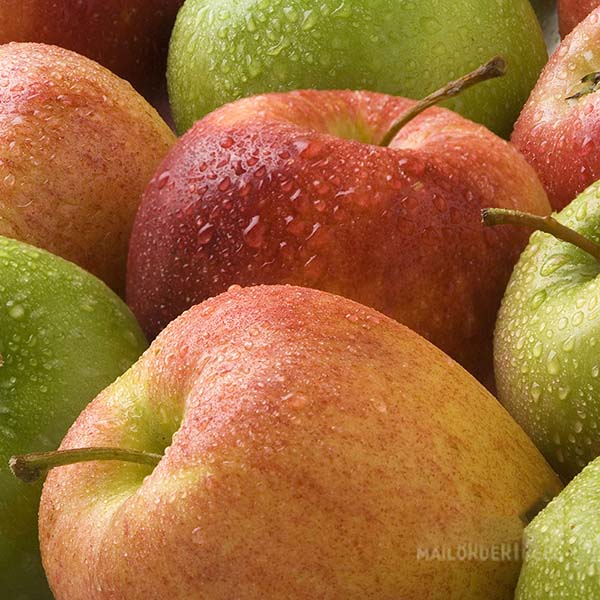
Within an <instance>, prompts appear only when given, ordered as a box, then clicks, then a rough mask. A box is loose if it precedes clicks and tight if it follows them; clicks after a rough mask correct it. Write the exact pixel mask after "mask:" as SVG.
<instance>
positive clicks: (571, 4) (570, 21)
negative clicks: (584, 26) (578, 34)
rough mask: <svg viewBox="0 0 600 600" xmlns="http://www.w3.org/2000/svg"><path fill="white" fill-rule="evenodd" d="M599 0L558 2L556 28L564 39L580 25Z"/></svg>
mask: <svg viewBox="0 0 600 600" xmlns="http://www.w3.org/2000/svg"><path fill="white" fill-rule="evenodd" d="M598 6H600V0H558V27H559V30H560V35H561V36H562V37H565V36H566V35H568V34H569V33H571V31H572V30H573V29H574V28H575V27H577V25H579V23H581V21H583V20H584V19H585V18H586V17H587V16H588V15H589V14H590V13H591V12H592V10H594V9H595V8H596V7H598Z"/></svg>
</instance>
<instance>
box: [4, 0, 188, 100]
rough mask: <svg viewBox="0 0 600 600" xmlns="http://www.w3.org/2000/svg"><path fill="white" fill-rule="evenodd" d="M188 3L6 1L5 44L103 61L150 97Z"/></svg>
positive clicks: (165, 0) (150, 0)
mask: <svg viewBox="0 0 600 600" xmlns="http://www.w3.org/2000/svg"><path fill="white" fill-rule="evenodd" d="M182 4H183V0H104V1H102V2H97V1H96V2H89V1H88V2H82V1H81V0H62V1H61V2H56V0H0V44H5V43H7V42H43V43H46V44H53V45H56V46H61V47H62V48H68V49H69V50H74V51H75V52H77V53H79V54H83V55H84V56H87V57H89V58H91V59H93V60H96V61H98V62H99V63H101V64H102V65H104V66H105V67H107V68H108V69H110V70H111V71H113V72H114V73H116V74H117V75H119V76H120V77H123V78H124V79H127V80H128V81H130V82H131V83H133V84H134V85H135V86H136V87H137V88H138V89H140V90H141V91H147V90H149V89H151V88H153V87H154V86H156V85H157V84H158V82H160V81H161V80H162V79H163V78H164V73H165V67H166V57H167V46H168V42H169V37H170V35H171V29H172V27H173V23H174V22H175V16H176V15H177V11H178V10H179V7H180V6H181V5H182Z"/></svg>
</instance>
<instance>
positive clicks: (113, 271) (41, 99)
mask: <svg viewBox="0 0 600 600" xmlns="http://www.w3.org/2000/svg"><path fill="white" fill-rule="evenodd" d="M174 141H175V136H174V134H173V133H172V132H171V130H170V129H169V127H168V126H167V125H166V123H165V122H164V121H163V120H162V119H161V118H160V117H159V116H158V114H157V113H156V111H155V110H154V109H153V108H152V107H151V106H150V105H149V104H148V103H147V102H146V101H145V100H144V99H143V98H142V97H141V96H140V95H139V94H138V93H137V92H135V90H134V89H133V88H132V87H131V86H130V85H129V84H128V83H127V82H125V81H123V80H122V79H119V78H118V77H116V76H115V75H113V74H112V73H111V72H109V71H107V70H106V69H105V68H104V67H101V66H100V65H99V64H97V63H95V62H93V61H91V60H89V59H87V58H84V57H82V56H80V55H78V54H75V53H74V52H70V51H68V50H63V49H62V48H58V47H55V46H47V45H44V44H18V43H14V44H6V45H3V46H0V235H4V236H7V237H11V238H15V239H18V240H21V241H24V242H27V243H29V244H33V245H34V246H38V247H41V248H44V249H46V250H49V251H51V252H53V253H54V254H58V255H60V256H62V257H63V258H66V259H68V260H71V261H72V262H75V263H77V264H78V265H80V266H82V267H84V268H85V269H87V270H88V271H91V272H92V273H94V274H95V275H97V276H98V277H100V278H101V279H103V280H104V281H105V282H106V283H108V284H109V285H110V286H111V287H112V288H113V289H115V290H116V291H119V292H122V291H123V288H124V279H125V262H126V256H127V245H128V241H129V234H130V231H131V227H132V224H133V218H134V216H135V213H136V210H137V207H138V204H139V201H140V197H141V194H142V192H143V190H144V188H145V187H146V185H147V183H148V181H149V180H150V178H151V177H152V174H153V172H154V171H155V169H156V167H157V165H158V163H159V162H160V160H161V159H162V158H163V156H164V155H165V154H166V152H167V150H168V149H169V148H170V147H171V145H172V144H173V143H174Z"/></svg>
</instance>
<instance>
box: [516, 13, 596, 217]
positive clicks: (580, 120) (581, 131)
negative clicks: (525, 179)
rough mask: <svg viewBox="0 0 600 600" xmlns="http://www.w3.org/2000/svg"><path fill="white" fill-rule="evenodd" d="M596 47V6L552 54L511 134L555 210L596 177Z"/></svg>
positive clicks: (564, 204) (565, 203) (560, 207)
mask: <svg viewBox="0 0 600 600" xmlns="http://www.w3.org/2000/svg"><path fill="white" fill-rule="evenodd" d="M599 48H600V8H597V9H596V10H594V11H593V12H592V13H591V14H590V15H589V16H588V17H587V18H586V19H585V20H584V21H583V22H582V23H580V24H579V25H578V26H577V27H576V28H575V30H573V32H572V33H571V34H570V35H569V36H568V37H567V38H566V39H565V40H563V42H562V43H561V45H560V46H559V48H558V50H557V51H556V52H555V53H554V54H553V55H552V56H551V58H550V60H549V62H548V64H547V65H546V67H545V68H544V70H543V72H542V75H541V76H540V79H539V81H538V82H537V84H536V86H535V88H534V89H533V91H532V93H531V96H530V98H529V100H528V101H527V104H526V105H525V107H524V108H523V112H522V113H521V115H520V116H519V119H518V121H517V123H516V124H515V130H514V133H513V135H512V142H513V143H514V144H515V146H516V147H517V148H518V149H519V150H520V151H521V152H522V153H523V154H524V156H525V158H526V159H527V160H528V161H529V163H530V164H531V165H532V166H533V167H534V169H535V170H536V172H537V174H538V175H539V177H540V180H541V182H542V184H543V185H544V187H545V188H546V191H547V192H548V198H549V200H550V203H551V204H552V207H553V208H554V209H556V210H560V209H562V208H563V207H564V206H566V205H567V204H568V203H569V202H571V200H573V199H574V198H575V196H577V194H579V193H580V192H582V191H583V190H584V189H585V188H587V187H588V186H589V185H591V184H592V183H593V182H594V181H596V180H597V179H600V153H599V152H598V151H597V150H598V148H599V147H600V97H599V96H598V94H597V93H595V91H596V89H597V88H598V84H599V83H600V75H599V74H598V73H599V72H600V50H599Z"/></svg>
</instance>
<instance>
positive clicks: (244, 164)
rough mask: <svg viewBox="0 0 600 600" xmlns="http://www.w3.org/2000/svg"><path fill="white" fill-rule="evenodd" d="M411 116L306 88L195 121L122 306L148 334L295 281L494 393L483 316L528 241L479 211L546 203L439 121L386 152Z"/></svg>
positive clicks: (158, 197) (418, 125) (155, 201)
mask: <svg viewBox="0 0 600 600" xmlns="http://www.w3.org/2000/svg"><path fill="white" fill-rule="evenodd" d="M452 85H453V84H450V87H451V86H452ZM484 85H485V84H484ZM415 106H416V105H415V103H414V101H411V100H407V99H403V98H396V97H392V96H386V95H381V94H376V93H371V92H354V91H314V90H306V91H296V92H290V93H285V94H266V95H261V96H256V97H253V98H249V99H243V100H240V101H238V102H235V103H232V104H229V105H227V106H225V107H223V108H221V109H218V110H217V111H215V112H214V113H212V114H211V115H209V116H207V117H205V118H204V119H203V120H201V121H200V122H198V123H197V124H196V125H195V126H194V127H193V128H192V129H191V130H190V131H189V132H188V133H186V134H185V135H184V136H183V137H182V138H181V139H180V140H179V142H178V143H177V144H176V145H175V146H174V147H173V149H172V150H171V151H170V152H169V154H168V155H167V156H166V158H165V159H164V161H163V162H162V164H161V165H160V166H159V168H158V170H157V171H156V174H155V176H154V178H153V179H152V180H151V182H150V184H149V185H148V187H147V189H146V191H145V193H144V196H143V199H142V202H141V205H140V209H139V212H138V214H137V217H136V220H135V224H134V229H133V232H132V238H131V244H130V251H129V259H128V273H127V293H126V296H127V300H128V304H129V305H130V306H131V307H132V309H133V312H134V313H135V314H136V316H137V317H138V319H139V320H140V323H141V325H142V329H144V331H145V332H146V334H147V335H148V336H149V337H150V338H153V337H155V336H156V335H157V334H158V332H159V331H160V330H161V329H162V328H163V327H165V326H166V325H167V323H169V322H170V321H171V320H172V319H174V318H175V317H177V316H178V315H179V314H180V313H181V312H183V311H184V310H185V309H187V308H189V307H190V306H192V305H193V304H195V303H198V302H200V301H202V300H204V299H206V298H209V297H211V296H214V295H216V294H218V293H220V292H223V291H224V290H226V289H227V288H228V286H229V285H232V284H242V285H254V284H261V283H262V284H272V283H291V284H295V285H301V286H308V287H316V288H319V289H323V290H327V291H330V292H333V293H338V294H342V295H344V296H347V297H349V298H351V299H354V300H356V301H358V302H361V303H362V304H366V305H369V306H372V307H374V308H376V309H377V310H379V311H381V312H384V313H385V314H387V315H389V316H392V317H394V318H396V319H398V320H399V321H401V322H402V323H404V324H406V325H408V326H409V327H411V328H412V329H415V330H416V331H417V332H419V333H421V334H422V335H424V336H425V337H426V338H428V339H429V340H430V341H432V342H433V343H435V344H436V345H438V346H439V347H440V348H442V349H443V350H444V351H445V352H447V353H448V354H450V355H451V356H452V357H453V358H454V359H455V360H457V361H458V362H460V363H461V364H462V365H463V366H465V367H466V368H467V369H468V370H469V371H470V372H471V373H473V374H475V375H476V376H477V377H478V378H479V379H480V380H482V381H483V382H485V383H490V382H491V380H492V378H493V375H492V331H493V326H494V320H495V315H496V311H497V309H498V307H499V304H500V300H501V298H502V294H503V293H504V289H505V286H506V283H507V282H508V278H509V276H510V273H511V271H512V268H513V266H514V264H515V262H516V261H517V259H518V256H519V254H520V252H521V250H522V249H523V248H524V246H525V244H526V240H527V235H526V233H525V232H523V231H520V230H519V229H517V228H515V229H512V230H503V231H491V230H488V231H485V230H484V227H483V226H482V225H481V223H480V216H479V212H480V209H481V208H482V207H484V206H487V205H490V204H491V205H494V206H502V207H509V208H518V207H520V208H522V209H526V210H529V211H532V212H535V213H538V214H542V215H543V214H547V213H548V212H549V211H550V206H549V204H548V201H547V199H546V196H545V192H544V190H543V188H542V186H541V185H540V183H539V181H538V179H537V177H536V176H535V173H534V172H533V170H532V169H531V168H530V167H529V165H528V164H527V163H526V161H525V160H524V159H523V157H521V156H520V154H519V153H518V152H517V151H516V150H515V149H514V148H513V147H512V146H510V145H509V144H508V143H507V142H505V141H503V140H501V139H500V138H498V137H496V136H495V135H493V134H492V133H491V132H489V131H488V130H486V129H485V128H484V127H482V126H480V125H476V124H474V123H472V122H470V121H468V120H466V119H464V118H462V117H460V116H459V115H457V114H455V113H453V112H450V111H448V110H444V109H436V108H431V109H429V110H428V111H427V112H426V113H424V114H423V115H421V116H419V117H416V118H415V119H414V120H412V121H411V122H410V123H408V124H406V125H405V126H404V127H403V128H402V129H401V131H400V133H398V135H396V136H395V138H394V139H393V140H392V141H391V143H390V144H389V146H383V145H382V140H383V138H384V137H386V135H387V134H388V133H389V131H390V129H392V130H393V131H395V128H394V127H393V125H392V124H394V123H395V122H396V121H397V120H398V119H399V118H400V116H401V115H404V114H405V112H406V111H410V110H412V109H413V108H414V107H415Z"/></svg>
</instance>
